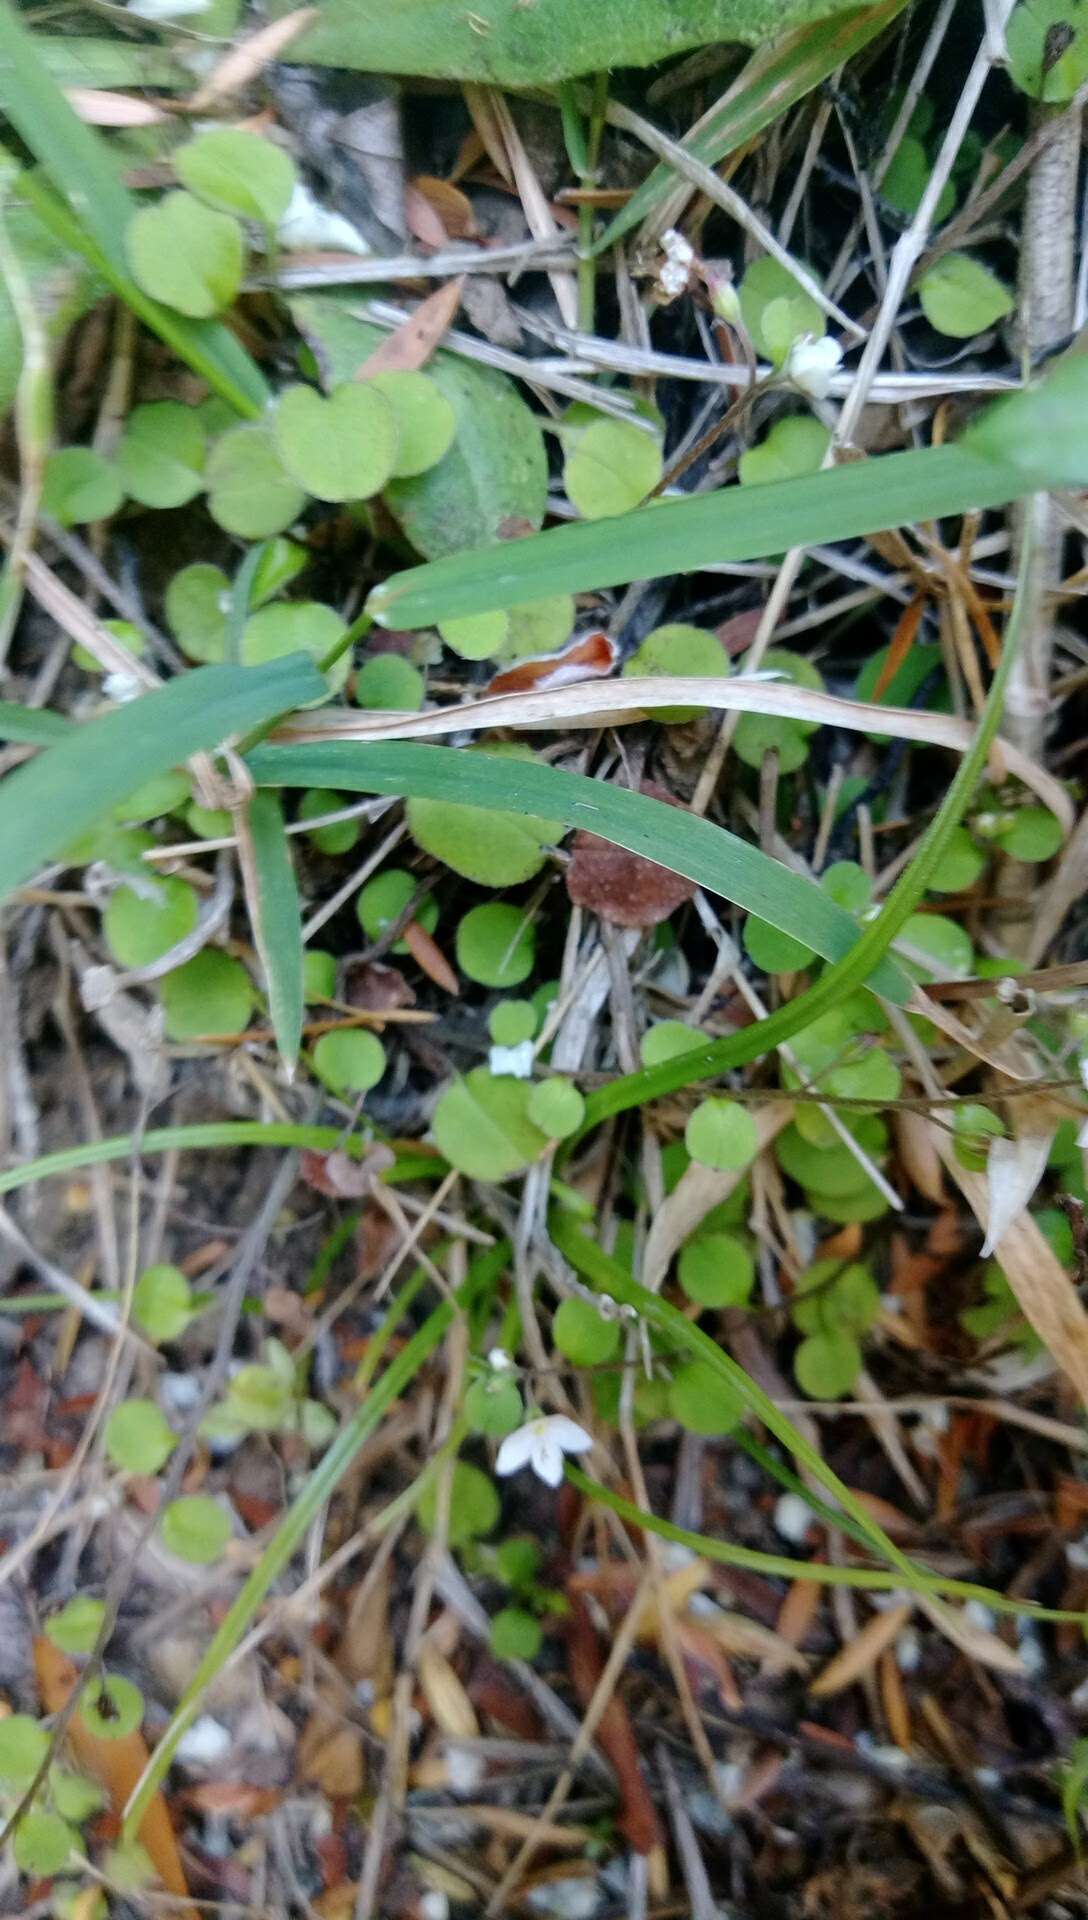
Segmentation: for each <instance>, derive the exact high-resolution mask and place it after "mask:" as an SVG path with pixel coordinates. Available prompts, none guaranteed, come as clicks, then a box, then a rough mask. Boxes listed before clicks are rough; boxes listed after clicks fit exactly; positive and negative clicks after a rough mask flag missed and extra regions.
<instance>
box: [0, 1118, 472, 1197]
mask: <svg viewBox="0 0 1088 1920" xmlns="http://www.w3.org/2000/svg"><path fill="white" fill-rule="evenodd" d="M372 1144H373V1143H372V1140H371V1138H370V1135H369V1134H361V1133H345V1131H344V1129H343V1127H319V1126H312V1125H309V1124H308V1123H306V1122H304V1121H294V1120H207V1121H204V1122H203V1123H201V1124H198V1125H196V1126H189V1127H149V1128H148V1129H147V1132H146V1133H115V1134H111V1135H110V1136H109V1138H108V1139H106V1140H84V1141H81V1143H80V1145H79V1146H77V1147H61V1148H60V1149H59V1150H58V1151H57V1152H56V1153H43V1154H41V1155H39V1157H38V1159H37V1160H28V1161H26V1163H25V1165H23V1166H21V1167H8V1168H6V1170H5V1171H4V1172H3V1173H0V1193H14V1192H15V1191H16V1189H17V1188H19V1187H31V1186H33V1185H34V1184H35V1182H36V1181H38V1180H51V1179H55V1178H56V1177H58V1176H59V1175H61V1174H65V1173H75V1172H76V1171H77V1170H78V1169H79V1168H81V1167H102V1166H107V1165H108V1164H109V1163H110V1162H111V1161H113V1160H131V1159H132V1157H133V1155H134V1154H137V1155H139V1156H141V1157H142V1156H143V1155H144V1154H148V1153H175V1152H176V1153H194V1152H200V1151H204V1150H206V1151H209V1152H218V1151H219V1150H220V1149H221V1148H223V1147H227V1148H231V1149H233V1148H236V1147H299V1148H301V1149H303V1150H305V1149H307V1148H308V1149H309V1150H310V1151H311V1152H313V1153H332V1152H333V1151H334V1149H335V1150H336V1151H337V1152H340V1153H346V1154H348V1155H349V1156H350V1158H351V1159H353V1160H361V1159H362V1158H363V1156H364V1155H365V1154H366V1153H368V1152H369V1151H370V1147H371V1145H372ZM445 1172H446V1162H445V1161H444V1160H443V1159H442V1156H441V1155H440V1154H437V1153H424V1152H422V1151H421V1152H419V1153H399V1154H398V1155H397V1158H396V1161H395V1162H394V1164H393V1166H392V1167H390V1168H389V1169H388V1172H387V1173H386V1174H385V1175H384V1178H385V1179H386V1180H388V1181H389V1182H390V1184H393V1185H395V1184H397V1183H398V1182H403V1181H405V1180H428V1179H439V1178H440V1177H441V1176H442V1175H443V1174H444V1173H445Z"/></svg>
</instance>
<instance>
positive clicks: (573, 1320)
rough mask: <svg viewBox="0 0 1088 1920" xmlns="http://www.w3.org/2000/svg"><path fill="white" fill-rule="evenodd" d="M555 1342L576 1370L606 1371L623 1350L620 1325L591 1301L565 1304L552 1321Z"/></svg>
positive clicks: (566, 1302)
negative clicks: (590, 1302)
mask: <svg viewBox="0 0 1088 1920" xmlns="http://www.w3.org/2000/svg"><path fill="white" fill-rule="evenodd" d="M552 1338H553V1339H554V1341H555V1344H556V1346H557V1347H558V1349H559V1351H560V1353H561V1354H563V1356H564V1358H565V1359H567V1360H569V1361H570V1363H571V1365H572V1366H574V1367H602V1366H606V1365H607V1364H608V1362H609V1361H610V1360H614V1359H615V1358H616V1356H617V1354H618V1353H619V1350H620V1340H621V1334H620V1323H619V1321H618V1320H606V1319H605V1318H604V1316H603V1314H600V1313H598V1311H597V1309H596V1307H591V1306H590V1304H589V1301H588V1300H579V1299H577V1298H572V1299H570V1300H564V1301H562V1302H561V1303H560V1305H559V1307H558V1308H557V1309H556V1314H555V1318H554V1320H553V1321H552Z"/></svg>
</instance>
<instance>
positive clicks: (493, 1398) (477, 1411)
mask: <svg viewBox="0 0 1088 1920" xmlns="http://www.w3.org/2000/svg"><path fill="white" fill-rule="evenodd" d="M524 1418H525V1408H524V1405H523V1403H522V1398H521V1394H520V1392H519V1390H518V1385H517V1382H516V1381H515V1380H511V1379H509V1378H508V1377H507V1378H504V1377H503V1376H501V1375H498V1374H495V1375H492V1376H491V1377H490V1378H488V1379H485V1380H474V1381H473V1382H472V1385H471V1386H470V1387H469V1389H468V1392H467V1393H466V1395H465V1419H466V1420H467V1421H468V1424H469V1426H470V1427H471V1428H472V1431H473V1433H486V1434H488V1435H489V1436H490V1437H491V1438H492V1439H494V1440H501V1439H502V1438H503V1436H504V1435H505V1434H508V1433H513V1431H514V1428H515V1427H520V1425H521V1423H522V1421H523V1420H524Z"/></svg>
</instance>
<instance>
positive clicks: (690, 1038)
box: [638, 1020, 706, 1067]
mask: <svg viewBox="0 0 1088 1920" xmlns="http://www.w3.org/2000/svg"><path fill="white" fill-rule="evenodd" d="M705 1044H706V1040H705V1036H704V1035H703V1034H701V1033H700V1032H699V1031H698V1028H696V1027H689V1026H686V1025H685V1023H684V1022H683V1020H658V1021H656V1022H655V1024H654V1025H653V1026H652V1027H647V1029H646V1031H645V1033H644V1034H643V1036H642V1038H641V1040H640V1041H639V1045H638V1051H639V1058H640V1060H641V1061H642V1064H643V1066H644V1067H660V1066H663V1065H664V1063H665V1061H666V1060H676V1059H678V1058H679V1056H680V1054H682V1053H692V1052H694V1050H695V1049H696V1048H697V1047H702V1046H705Z"/></svg>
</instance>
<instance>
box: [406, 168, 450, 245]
mask: <svg viewBox="0 0 1088 1920" xmlns="http://www.w3.org/2000/svg"><path fill="white" fill-rule="evenodd" d="M404 218H405V221H406V223H407V227H408V231H409V233H410V234H411V236H412V238H413V240H418V242H419V244H420V246H421V247H426V248H428V249H429V250H430V252H431V253H438V252H439V251H440V249H441V248H442V247H445V246H448V244H449V238H450V236H449V234H448V233H447V231H446V226H445V223H444V221H443V219H442V215H441V214H440V213H439V211H438V208H437V207H436V206H435V205H434V204H433V202H432V201H431V200H429V199H428V197H427V195H426V194H425V193H421V192H420V190H419V187H418V186H417V185H416V182H415V181H414V180H409V182H408V184H407V186H406V187H405V189H404Z"/></svg>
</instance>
